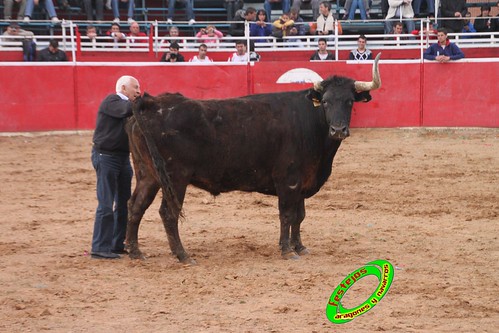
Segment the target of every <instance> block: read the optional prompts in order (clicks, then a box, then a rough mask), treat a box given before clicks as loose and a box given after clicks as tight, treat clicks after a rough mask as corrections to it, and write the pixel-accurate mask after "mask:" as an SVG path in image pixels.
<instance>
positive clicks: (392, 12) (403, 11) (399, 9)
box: [385, 0, 416, 34]
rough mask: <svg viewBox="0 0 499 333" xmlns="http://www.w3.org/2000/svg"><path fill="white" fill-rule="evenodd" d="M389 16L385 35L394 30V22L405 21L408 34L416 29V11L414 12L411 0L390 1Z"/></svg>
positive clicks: (386, 19)
mask: <svg viewBox="0 0 499 333" xmlns="http://www.w3.org/2000/svg"><path fill="white" fill-rule="evenodd" d="M388 4H389V8H388V14H386V18H385V34H389V33H390V32H391V31H392V30H393V24H394V20H399V19H400V18H401V17H402V18H403V19H404V21H403V22H404V24H405V26H406V28H407V29H406V30H407V31H408V33H410V32H411V31H413V30H414V29H416V25H415V24H414V21H413V18H414V11H413V10H412V6H411V0H388Z"/></svg>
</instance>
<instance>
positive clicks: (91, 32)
mask: <svg viewBox="0 0 499 333" xmlns="http://www.w3.org/2000/svg"><path fill="white" fill-rule="evenodd" d="M86 36H87V38H88V40H89V41H90V42H91V43H92V44H95V43H96V42H98V41H99V42H101V41H102V40H101V39H98V37H99V34H98V33H97V28H96V27H94V26H93V25H88V26H87V34H86ZM93 47H95V45H94V46H93Z"/></svg>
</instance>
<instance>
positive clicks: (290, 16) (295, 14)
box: [289, 12, 298, 21]
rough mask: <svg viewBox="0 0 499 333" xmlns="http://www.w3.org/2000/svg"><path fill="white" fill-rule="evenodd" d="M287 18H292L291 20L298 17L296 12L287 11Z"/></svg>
mask: <svg viewBox="0 0 499 333" xmlns="http://www.w3.org/2000/svg"><path fill="white" fill-rule="evenodd" d="M289 18H290V19H292V20H293V21H296V19H297V18H298V13H294V12H292V13H289Z"/></svg>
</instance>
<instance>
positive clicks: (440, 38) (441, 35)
mask: <svg viewBox="0 0 499 333" xmlns="http://www.w3.org/2000/svg"><path fill="white" fill-rule="evenodd" d="M437 39H438V42H439V43H440V44H444V43H445V42H446V41H447V35H446V34H444V33H443V32H438V33H437Z"/></svg>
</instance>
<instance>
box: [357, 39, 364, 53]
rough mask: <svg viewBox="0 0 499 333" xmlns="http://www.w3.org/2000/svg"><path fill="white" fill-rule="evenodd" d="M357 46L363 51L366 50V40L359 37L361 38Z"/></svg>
mask: <svg viewBox="0 0 499 333" xmlns="http://www.w3.org/2000/svg"><path fill="white" fill-rule="evenodd" d="M357 47H358V48H359V50H361V51H362V50H364V49H365V48H366V40H365V39H363V38H359V40H358V41H357Z"/></svg>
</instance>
